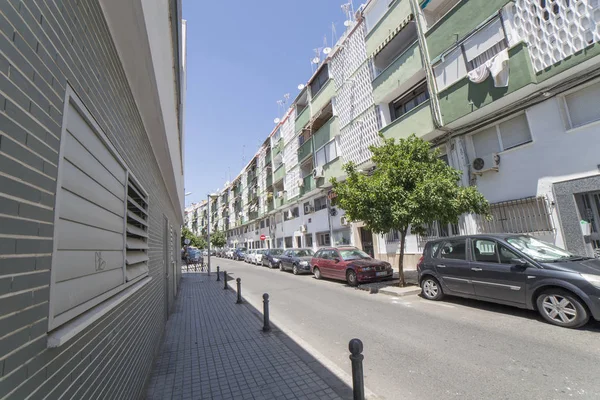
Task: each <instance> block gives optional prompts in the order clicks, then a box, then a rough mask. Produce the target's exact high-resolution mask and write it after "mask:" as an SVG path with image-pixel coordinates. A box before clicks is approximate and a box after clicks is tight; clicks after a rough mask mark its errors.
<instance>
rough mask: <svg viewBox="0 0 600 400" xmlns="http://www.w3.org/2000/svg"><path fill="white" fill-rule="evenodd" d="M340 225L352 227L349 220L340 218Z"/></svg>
mask: <svg viewBox="0 0 600 400" xmlns="http://www.w3.org/2000/svg"><path fill="white" fill-rule="evenodd" d="M340 223H341V224H342V225H350V221H348V218H346V217H340Z"/></svg>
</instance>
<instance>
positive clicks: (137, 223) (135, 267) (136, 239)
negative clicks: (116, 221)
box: [125, 177, 148, 282]
mask: <svg viewBox="0 0 600 400" xmlns="http://www.w3.org/2000/svg"><path fill="white" fill-rule="evenodd" d="M126 243H127V253H126V256H125V258H126V265H127V281H128V282H129V281H131V280H134V279H135V278H138V277H140V276H142V275H145V274H147V273H148V196H146V195H144V194H143V192H142V191H141V190H140V189H139V186H137V185H136V184H135V183H134V182H133V180H132V179H131V177H129V180H128V182H127V242H126Z"/></svg>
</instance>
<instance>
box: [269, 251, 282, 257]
mask: <svg viewBox="0 0 600 400" xmlns="http://www.w3.org/2000/svg"><path fill="white" fill-rule="evenodd" d="M269 254H270V255H272V256H280V255H282V254H283V250H281V249H273V250H269Z"/></svg>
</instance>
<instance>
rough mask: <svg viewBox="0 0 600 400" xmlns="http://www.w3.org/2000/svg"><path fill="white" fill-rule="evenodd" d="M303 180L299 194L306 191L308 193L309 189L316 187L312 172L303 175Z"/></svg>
mask: <svg viewBox="0 0 600 400" xmlns="http://www.w3.org/2000/svg"><path fill="white" fill-rule="evenodd" d="M303 181H304V185H303V186H302V190H301V191H300V195H301V196H303V195H305V194H306V193H309V192H310V191H312V190H314V189H315V188H316V185H315V178H313V176H312V174H310V175H307V176H305V177H304V179H303Z"/></svg>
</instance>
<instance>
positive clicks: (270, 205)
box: [267, 197, 275, 212]
mask: <svg viewBox="0 0 600 400" xmlns="http://www.w3.org/2000/svg"><path fill="white" fill-rule="evenodd" d="M274 209H275V201H273V198H272V197H271V199H270V200H269V199H267V212H270V211H273V210H274Z"/></svg>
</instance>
